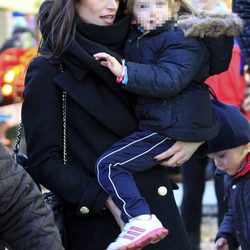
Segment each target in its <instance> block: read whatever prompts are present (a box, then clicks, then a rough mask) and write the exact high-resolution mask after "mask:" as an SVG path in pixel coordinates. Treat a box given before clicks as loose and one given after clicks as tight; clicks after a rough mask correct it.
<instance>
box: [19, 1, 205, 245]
mask: <svg viewBox="0 0 250 250" xmlns="http://www.w3.org/2000/svg"><path fill="white" fill-rule="evenodd" d="M118 4H119V2H116V1H115V0H79V1H72V0H47V1H45V3H44V4H43V6H42V8H41V12H40V17H39V20H40V24H41V27H40V28H41V31H42V34H43V38H44V39H45V41H46V42H44V43H43V46H42V47H41V50H40V51H41V54H42V56H39V57H37V58H35V59H34V60H33V61H32V62H31V64H30V65H29V68H28V71H27V75H26V80H25V84H26V88H25V92H24V103H23V108H22V120H23V124H24V128H25V135H26V141H27V153H28V157H29V160H30V165H31V169H32V176H33V177H34V179H35V180H36V181H37V182H39V183H41V184H43V185H44V186H45V187H47V188H48V189H50V190H51V191H53V192H55V193H56V194H58V195H60V196H61V197H62V198H63V199H64V200H65V203H66V204H65V209H64V213H65V222H66V238H67V241H66V249H74V250H76V249H85V250H87V249H91V250H93V249H94V250H103V249H105V248H106V247H107V245H108V244H109V243H110V242H111V241H112V240H113V239H114V238H115V236H116V235H117V234H118V231H119V227H118V226H117V223H116V221H115V220H114V219H113V216H112V215H111V214H110V212H109V211H108V210H107V209H105V204H106V206H107V207H111V206H112V201H111V200H110V199H108V197H107V194H106V193H105V192H103V190H102V189H101V187H100V186H99V185H98V183H97V180H96V178H95V173H94V172H95V170H94V164H95V161H96V159H97V157H98V156H99V155H100V154H101V153H102V152H103V151H104V150H106V149H107V148H108V147H109V146H110V145H112V144H113V143H114V142H116V141H117V140H118V139H120V138H122V137H125V136H127V135H128V134H130V133H132V132H133V131H134V130H135V129H136V128H137V123H136V121H135V119H134V116H133V113H132V111H131V110H132V108H131V107H132V105H133V103H134V100H133V96H131V95H129V94H128V93H125V92H124V91H123V90H122V89H121V88H120V87H119V86H118V85H116V84H115V83H114V82H115V78H114V76H113V75H112V74H111V73H110V72H109V71H108V70H106V69H104V68H103V67H102V66H101V65H100V64H99V63H98V62H96V61H95V59H94V57H93V54H95V53H97V52H99V51H104V52H107V53H109V54H111V55H113V56H115V57H116V58H117V59H120V58H119V56H118V54H117V53H121V52H122V50H123V44H124V41H125V39H126V36H127V33H128V28H129V17H127V16H124V15H123V7H124V3H122V2H121V3H120V5H119V9H118ZM63 91H65V92H66V93H67V94H66V96H67V97H66V98H67V99H66V102H67V103H66V110H67V116H66V123H67V127H66V143H65V140H64V135H63V131H64V130H63V124H64V123H63V117H65V116H63V114H62V113H63V111H62V93H63ZM38 138H39V142H38V141H37V139H38ZM65 144H66V153H67V163H66V164H65V165H64V164H63V162H64V161H63V158H64V157H65V156H66V153H64V152H63V148H64V146H65ZM200 144H201V143H182V142H177V143H175V144H174V146H172V147H171V148H170V149H169V150H168V151H166V152H163V153H162V154H160V155H158V156H157V159H158V160H159V161H162V160H164V159H167V158H169V157H170V158H169V159H168V160H165V162H163V163H162V164H161V165H163V166H164V165H168V166H176V165H178V164H182V163H183V162H185V161H186V160H188V159H189V158H190V157H191V155H192V154H193V152H194V151H195V150H196V149H197V148H198V147H199V146H200ZM136 180H137V185H138V187H139V189H140V191H141V193H142V195H143V196H144V197H145V198H146V199H147V201H148V202H149V204H150V207H151V208H152V212H153V213H155V214H157V215H158V217H159V219H160V220H161V221H162V223H163V225H164V226H166V228H168V229H169V230H170V232H171V233H170V234H169V236H168V237H166V239H164V240H163V241H161V242H160V243H159V244H158V245H157V249H159V250H160V249H163V250H167V249H171V250H173V249H180V250H185V249H190V248H189V244H188V241H187V239H186V236H185V232H184V230H183V226H182V222H181V220H180V216H179V212H178V208H177V206H176V204H175V201H174V197H173V192H172V184H171V182H170V181H169V179H168V178H167V176H166V175H165V172H164V169H163V168H162V167H156V168H154V169H152V170H150V171H147V172H145V173H143V174H140V175H138V176H137V177H136ZM147 184H148V185H147ZM111 210H112V209H111ZM112 212H114V211H113V210H112ZM117 217H119V216H117ZM149 249H150V248H149Z"/></svg>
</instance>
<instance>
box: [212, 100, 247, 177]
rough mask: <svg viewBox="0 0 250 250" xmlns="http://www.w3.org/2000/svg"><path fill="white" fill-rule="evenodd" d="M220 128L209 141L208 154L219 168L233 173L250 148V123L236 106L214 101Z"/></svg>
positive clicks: (240, 164) (239, 166) (238, 168)
mask: <svg viewBox="0 0 250 250" xmlns="http://www.w3.org/2000/svg"><path fill="white" fill-rule="evenodd" d="M214 109H215V111H216V114H217V117H218V120H219V122H220V130H219V133H218V135H217V136H216V137H215V138H213V139H212V140H211V141H209V142H208V143H207V144H208V156H209V157H210V158H212V159H213V160H214V162H215V165H216V167H217V168H219V169H220V170H222V171H224V172H226V173H227V174H229V175H235V174H236V173H237V172H238V171H239V170H240V169H241V167H242V166H243V164H244V161H245V159H246V156H247V154H248V153H249V150H250V124H249V121H248V120H247V119H246V117H245V116H244V115H243V114H242V113H241V112H240V111H239V109H238V108H237V107H234V106H231V105H226V104H222V103H218V102H216V103H215V105H214Z"/></svg>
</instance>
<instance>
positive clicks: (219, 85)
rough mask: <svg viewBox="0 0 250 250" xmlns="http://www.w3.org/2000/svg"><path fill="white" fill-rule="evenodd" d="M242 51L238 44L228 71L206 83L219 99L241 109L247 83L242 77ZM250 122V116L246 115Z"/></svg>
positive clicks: (209, 79)
mask: <svg viewBox="0 0 250 250" xmlns="http://www.w3.org/2000/svg"><path fill="white" fill-rule="evenodd" d="M240 58H241V51H240V48H239V46H238V45H237V44H235V45H234V47H233V52H232V59H231V62H230V65H229V68H228V70H227V71H225V72H223V73H221V74H218V75H213V76H211V77H209V78H208V79H207V80H206V81H205V82H206V83H207V84H208V85H210V86H211V87H212V89H213V90H214V92H215V93H216V95H217V97H218V99H219V100H220V101H222V102H225V103H227V104H231V105H234V106H237V107H239V108H240V107H241V103H242V100H243V99H244V97H245V90H246V81H245V79H244V76H241V75H240ZM245 115H246V117H247V118H248V120H249V121H250V114H245Z"/></svg>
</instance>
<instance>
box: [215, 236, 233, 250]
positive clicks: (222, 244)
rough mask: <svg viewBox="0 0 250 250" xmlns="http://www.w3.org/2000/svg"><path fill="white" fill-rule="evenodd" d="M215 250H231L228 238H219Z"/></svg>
mask: <svg viewBox="0 0 250 250" xmlns="http://www.w3.org/2000/svg"><path fill="white" fill-rule="evenodd" d="M214 249H215V250H229V246H228V243H227V239H226V238H219V239H218V240H217V241H216V242H215V248H214Z"/></svg>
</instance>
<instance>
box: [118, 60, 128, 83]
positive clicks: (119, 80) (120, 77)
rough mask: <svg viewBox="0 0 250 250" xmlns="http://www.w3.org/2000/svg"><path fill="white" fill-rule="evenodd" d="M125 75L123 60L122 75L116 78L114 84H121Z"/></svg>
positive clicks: (123, 61) (125, 68) (125, 69)
mask: <svg viewBox="0 0 250 250" xmlns="http://www.w3.org/2000/svg"><path fill="white" fill-rule="evenodd" d="M126 73H127V67H126V66H125V60H124V59H122V73H121V75H120V76H117V77H116V82H117V83H121V82H122V81H123V79H124V76H125V75H126Z"/></svg>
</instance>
